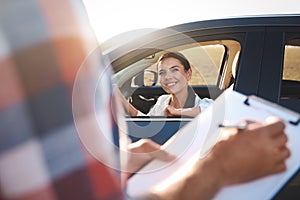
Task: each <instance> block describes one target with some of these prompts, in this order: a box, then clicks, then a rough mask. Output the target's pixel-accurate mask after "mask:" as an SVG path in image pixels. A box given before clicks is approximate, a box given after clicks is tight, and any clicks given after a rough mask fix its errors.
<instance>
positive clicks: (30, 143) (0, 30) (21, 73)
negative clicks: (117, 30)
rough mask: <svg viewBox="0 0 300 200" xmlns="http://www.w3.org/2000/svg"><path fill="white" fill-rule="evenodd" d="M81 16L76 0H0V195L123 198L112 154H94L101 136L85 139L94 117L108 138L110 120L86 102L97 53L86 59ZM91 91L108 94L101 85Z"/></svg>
mask: <svg viewBox="0 0 300 200" xmlns="http://www.w3.org/2000/svg"><path fill="white" fill-rule="evenodd" d="M88 24H89V23H88V21H87V16H86V14H85V9H84V6H83V4H82V2H81V1H80V0H63V1H59V0H52V1H49V0H48V1H47V0H27V1H20V0H10V1H1V2H0V199H72V200H74V199H123V192H122V190H121V188H120V183H119V180H118V172H117V171H116V170H114V169H113V168H112V167H109V166H110V165H108V164H107V162H108V163H110V162H116V160H114V161H107V162H101V161H103V160H105V159H106V158H105V156H102V155H107V154H108V153H109V155H110V157H113V155H112V154H110V153H115V150H112V149H110V145H105V143H107V141H109V139H106V141H101V140H103V137H104V136H103V137H100V138H97V137H96V139H97V140H96V141H94V143H91V145H92V147H90V146H89V144H88V143H86V141H88V140H85V139H86V138H85V137H88V138H89V139H90V136H93V134H94V135H97V132H98V129H99V128H98V126H99V124H98V123H99V119H101V120H102V121H101V123H102V126H106V128H103V129H101V130H102V132H103V131H106V135H108V136H107V137H108V138H109V137H110V136H109V135H110V134H112V133H113V131H112V127H115V126H113V125H112V121H113V120H110V121H109V122H108V123H106V122H105V121H103V120H107V117H106V118H105V116H102V117H101V113H102V115H103V113H104V114H105V112H106V111H105V112H101V109H103V107H101V105H100V103H99V106H91V105H90V103H91V102H93V101H91V99H90V98H89V96H93V95H91V94H94V91H95V89H94V88H89V86H90V85H89V84H91V83H94V82H96V83H97V79H95V80H94V77H93V75H95V74H94V73H93V70H95V69H96V68H97V67H99V66H100V67H101V66H102V65H101V64H100V65H98V63H99V62H100V63H101V62H102V61H101V56H100V55H101V54H95V55H98V57H97V58H95V59H87V57H88V56H89V53H90V52H91V51H93V50H94V49H96V47H97V42H96V39H95V37H94V35H93V32H92V31H91V30H90V27H89V25H88ZM97 52H98V51H95V53H97ZM86 60H88V62H85V61H86ZM84 62H85V63H86V64H85V65H84V66H85V68H86V69H85V70H83V71H82V72H80V69H81V67H82V66H83V64H82V63H84ZM89 66H91V67H90V68H89ZM79 73H80V74H82V76H80V77H79V75H78V74H79ZM96 75H98V74H96ZM78 77H79V78H78ZM105 80H106V79H104V80H103V81H105ZM75 85H76V87H77V88H80V89H78V90H76V91H75V90H74V88H75ZM106 91H107V92H106ZM74 93H76V94H74ZM98 93H99V94H98ZM96 94H97V95H100V96H101V99H102V102H104V103H105V102H109V98H110V93H109V89H108V88H105V89H103V88H102V89H100V90H99V89H98V90H97V93H96ZM103 98H104V99H103ZM105 98H106V99H105ZM99 101H100V100H99ZM91 107H93V108H94V107H96V108H97V109H100V111H97V112H95V110H93V109H91ZM107 112H109V111H107ZM95 113H96V114H95ZM95 115H97V116H98V115H99V116H100V117H99V118H97V117H95ZM75 118H76V120H74V119H75ZM94 118H96V119H94ZM101 130H100V131H101ZM113 130H115V131H117V129H115V128H114V129H113ZM78 132H80V134H78ZM89 134H92V135H89ZM104 138H105V137H104ZM98 139H99V140H98ZM90 140H91V139H90ZM83 141H84V142H83ZM101 142H102V143H101ZM93 145H94V147H93Z"/></svg>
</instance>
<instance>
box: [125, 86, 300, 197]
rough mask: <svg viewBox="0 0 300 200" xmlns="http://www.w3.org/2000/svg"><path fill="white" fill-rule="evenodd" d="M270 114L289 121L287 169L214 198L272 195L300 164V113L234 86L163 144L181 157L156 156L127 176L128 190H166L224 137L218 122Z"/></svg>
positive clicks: (132, 192)
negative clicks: (163, 158) (166, 160)
mask: <svg viewBox="0 0 300 200" xmlns="http://www.w3.org/2000/svg"><path fill="white" fill-rule="evenodd" d="M269 116H278V117H280V118H281V119H283V120H284V121H285V124H286V129H285V131H286V133H287V136H288V139H289V140H288V144H287V146H288V147H289V149H290V150H291V156H290V158H288V160H287V170H286V171H285V172H282V173H280V174H276V175H272V176H268V177H264V178H260V179H257V180H255V181H251V182H247V183H244V184H239V185H234V186H229V187H226V188H223V189H222V190H221V191H220V192H219V193H218V194H217V195H216V196H215V197H214V199H215V200H223V199H224V200H225V199H226V200H227V199H245V200H247V199H249V200H252V199H260V200H263V199H271V198H272V197H273V196H274V195H275V194H276V193H277V192H278V191H279V190H280V188H281V187H282V186H283V185H284V184H285V183H286V182H287V181H288V180H289V179H290V177H292V176H293V174H294V173H295V172H296V171H297V170H298V168H299V166H300V124H299V119H300V115H299V114H298V113H295V112H292V111H290V110H288V109H285V108H283V107H281V106H279V105H276V104H273V103H270V102H268V101H265V100H263V99H260V98H257V97H252V96H251V97H248V96H245V95H243V94H241V93H238V92H235V91H232V90H226V91H225V92H223V94H222V95H220V96H219V97H218V98H217V99H216V100H215V102H214V103H213V104H212V106H210V107H209V108H208V109H207V110H205V111H204V112H203V113H201V114H200V115H198V116H197V117H196V118H195V119H194V120H193V121H192V122H190V123H189V124H187V125H186V126H184V127H183V128H182V129H181V130H179V132H178V133H176V134H175V135H174V136H173V137H172V138H171V139H170V140H169V141H168V142H167V143H166V144H165V145H164V146H163V148H165V150H166V151H168V152H170V153H173V154H176V155H177V156H178V158H179V159H177V160H176V161H174V162H172V163H164V162H161V161H157V160H154V161H152V162H150V163H149V164H147V165H146V166H145V167H143V168H142V169H141V170H139V172H138V173H137V174H135V175H134V176H133V177H131V178H130V179H129V180H128V183H127V190H126V192H127V194H128V195H129V196H131V197H137V196H139V195H141V194H144V193H147V191H149V190H152V189H158V190H159V189H161V190H163V189H165V188H166V187H168V186H169V185H170V184H171V183H172V182H174V181H176V179H179V178H180V177H181V176H182V174H184V173H186V172H187V170H189V168H191V166H192V165H193V162H195V161H196V160H197V159H198V158H199V157H201V156H203V155H204V154H205V153H206V152H207V150H209V149H210V148H211V147H212V146H213V145H214V144H215V142H216V141H217V140H218V138H219V137H221V134H222V132H221V131H220V129H219V127H218V126H219V124H222V123H223V122H224V121H226V120H228V121H236V120H240V119H250V120H265V119H266V118H267V117H269ZM297 123H298V124H297Z"/></svg>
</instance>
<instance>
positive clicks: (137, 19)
mask: <svg viewBox="0 0 300 200" xmlns="http://www.w3.org/2000/svg"><path fill="white" fill-rule="evenodd" d="M83 2H84V4H85V6H86V9H87V12H88V16H89V19H90V23H91V26H92V27H93V29H94V31H95V34H96V36H97V38H98V40H99V42H100V43H101V42H105V41H107V40H109V39H111V38H113V37H115V36H118V35H120V34H123V33H125V32H128V31H134V30H139V29H157V28H163V27H167V26H171V25H176V24H181V23H186V22H191V21H199V20H205V19H217V18H222V17H232V16H241V15H258V14H291V13H297V14H300V1H299V0H248V1H245V0H226V1H223V0H205V1H204V0H181V1H180V0H171V1H170V0H151V1H145V0H83Z"/></svg>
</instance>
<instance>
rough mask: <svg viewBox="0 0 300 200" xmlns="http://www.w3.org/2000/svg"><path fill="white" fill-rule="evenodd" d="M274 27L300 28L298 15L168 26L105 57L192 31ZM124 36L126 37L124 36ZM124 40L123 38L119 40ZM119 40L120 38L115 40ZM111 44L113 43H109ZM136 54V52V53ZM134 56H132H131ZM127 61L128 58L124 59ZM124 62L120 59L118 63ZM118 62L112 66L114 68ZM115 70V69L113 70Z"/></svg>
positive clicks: (113, 49) (112, 57)
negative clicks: (162, 38)
mask: <svg viewBox="0 0 300 200" xmlns="http://www.w3.org/2000/svg"><path fill="white" fill-rule="evenodd" d="M271 26H272V27H274V26H277V27H278V26H279V27H280V26H282V27H283V26H289V27H291V26H297V27H300V14H278V15H274V14H272V15H252V16H235V17H228V18H220V19H211V20H201V21H195V22H189V23H184V24H179V25H175V26H170V27H167V28H162V29H156V30H154V31H152V32H150V33H148V34H144V35H142V36H140V37H137V38H136V39H134V40H131V41H125V42H123V43H122V44H119V45H117V46H113V47H111V48H109V49H106V50H105V53H104V54H105V56H108V57H109V60H110V61H111V62H114V61H116V60H119V59H120V58H121V57H122V56H123V55H124V54H126V53H128V52H131V51H133V50H135V49H138V48H141V47H142V46H144V45H145V44H146V43H147V42H149V43H150V42H152V41H155V40H157V39H158V38H161V37H168V36H170V35H172V34H178V33H188V32H192V31H195V30H197V31H202V30H203V31H205V30H209V29H212V30H213V29H222V28H229V27H230V28H245V27H271ZM125 36H126V35H125ZM121 39H123V40H124V39H125V37H123V38H121ZM117 40H120V38H117ZM111 42H112V43H113V41H111ZM136 53H137V54H138V52H136ZM132 55H134V54H132ZM126 59H128V58H126ZM123 61H124V60H123V59H122V58H121V60H120V63H122V62H123ZM118 63H119V62H118V61H117V62H116V63H115V64H116V65H115V64H113V67H114V68H115V67H116V66H117V65H118ZM115 69H116V68H115Z"/></svg>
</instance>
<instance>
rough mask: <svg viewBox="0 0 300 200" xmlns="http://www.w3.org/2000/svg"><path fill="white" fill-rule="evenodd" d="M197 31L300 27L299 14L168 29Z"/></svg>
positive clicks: (191, 23)
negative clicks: (244, 27) (241, 27)
mask: <svg viewBox="0 0 300 200" xmlns="http://www.w3.org/2000/svg"><path fill="white" fill-rule="evenodd" d="M195 26H197V29H198V30H200V29H207V28H222V27H235V26H300V14H278V15H275V14H272V15H248V16H235V17H227V18H220V19H211V20H202V21H195V22H189V23H185V24H180V25H175V26H171V27H168V28H167V29H172V30H176V31H181V30H188V29H189V27H195Z"/></svg>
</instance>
